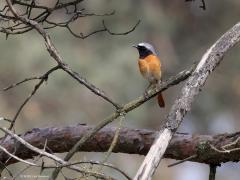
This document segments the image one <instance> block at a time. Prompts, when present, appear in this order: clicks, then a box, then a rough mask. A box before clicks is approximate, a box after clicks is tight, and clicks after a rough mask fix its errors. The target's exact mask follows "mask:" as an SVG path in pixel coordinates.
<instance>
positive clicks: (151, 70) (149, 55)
mask: <svg viewBox="0 0 240 180" xmlns="http://www.w3.org/2000/svg"><path fill="white" fill-rule="evenodd" d="M133 47H135V48H137V50H138V52H139V60H138V66H139V70H140V72H141V74H142V76H143V77H144V78H145V79H147V80H148V82H149V83H150V86H151V85H157V84H158V83H159V82H160V81H161V76H162V72H161V62H160V59H159V58H158V56H157V53H156V51H155V49H154V48H153V46H152V45H151V44H149V43H145V42H143V43H139V44H138V45H134V46H133ZM157 99H158V104H159V106H160V107H164V106H165V103H164V99H163V97H162V93H159V94H158V96H157Z"/></svg>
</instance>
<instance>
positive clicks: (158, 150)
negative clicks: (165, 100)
mask: <svg viewBox="0 0 240 180" xmlns="http://www.w3.org/2000/svg"><path fill="white" fill-rule="evenodd" d="M239 40H240V23H238V24H236V25H235V26H233V27H232V28H231V29H230V30H229V31H227V32H226V33H225V34H224V35H223V36H222V37H220V38H219V39H218V40H217V42H215V43H214V44H213V45H212V46H211V48H210V49H208V50H207V52H206V53H205V54H204V55H203V57H202V59H201V61H200V62H199V64H198V66H197V68H196V70H195V71H194V72H193V74H192V75H191V76H190V77H189V79H188V80H187V82H186V84H185V86H184V87H183V88H182V91H181V94H180V95H179V97H178V98H177V99H176V100H175V102H174V104H173V106H172V108H171V110H170V112H169V114H168V116H167V118H166V119H165V127H163V128H162V129H161V130H160V131H159V133H158V135H157V138H156V141H155V142H154V144H153V145H152V147H151V149H150V150H149V152H148V154H147V156H146V158H145V159H144V161H143V163H142V165H141V167H140V168H139V170H138V172H137V174H136V176H135V178H134V180H150V179H152V175H153V174H154V172H155V170H156V168H157V167H158V164H159V163H160V161H161V159H162V157H163V155H164V153H165V151H166V149H167V147H168V145H169V143H170V141H171V139H172V137H173V134H174V133H175V132H176V130H177V128H178V127H179V125H180V124H181V122H182V120H183V118H184V116H185V115H186V113H187V112H188V111H190V109H191V105H192V103H193V101H194V99H195V97H196V96H197V95H198V94H199V92H200V90H201V88H202V87H203V86H204V84H205V82H206V80H207V78H208V76H209V75H210V73H211V72H212V71H214V69H215V68H216V67H217V65H218V64H219V63H220V62H221V60H222V59H223V56H224V55H225V54H226V52H227V51H228V50H230V49H231V48H232V47H233V46H234V45H236V44H237V43H238V42H239Z"/></svg>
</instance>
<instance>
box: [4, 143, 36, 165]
mask: <svg viewBox="0 0 240 180" xmlns="http://www.w3.org/2000/svg"><path fill="white" fill-rule="evenodd" d="M0 149H1V150H2V151H3V152H5V153H6V154H7V155H9V156H11V157H12V158H14V159H16V160H18V161H20V162H23V163H25V164H28V165H31V166H36V164H34V163H31V162H28V161H26V160H23V159H21V158H19V157H17V156H15V155H14V154H12V153H10V152H9V151H8V150H7V149H6V148H4V147H2V146H1V145H0Z"/></svg>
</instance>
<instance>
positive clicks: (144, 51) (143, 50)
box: [136, 46, 153, 59]
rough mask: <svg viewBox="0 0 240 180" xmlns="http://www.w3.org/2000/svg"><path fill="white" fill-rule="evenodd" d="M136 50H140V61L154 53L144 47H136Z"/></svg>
mask: <svg viewBox="0 0 240 180" xmlns="http://www.w3.org/2000/svg"><path fill="white" fill-rule="evenodd" d="M136 48H137V49H138V52H139V58H140V59H144V58H145V57H147V56H148V55H150V54H153V52H152V51H150V50H149V49H147V48H146V47H144V46H136Z"/></svg>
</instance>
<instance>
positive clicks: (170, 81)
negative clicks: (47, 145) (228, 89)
mask: <svg viewBox="0 0 240 180" xmlns="http://www.w3.org/2000/svg"><path fill="white" fill-rule="evenodd" d="M194 68H195V64H194V65H193V66H192V67H191V68H190V69H188V70H184V71H182V72H180V73H178V74H177V75H176V76H173V77H171V78H169V79H168V80H167V81H164V82H162V83H161V84H159V85H157V86H156V87H153V88H151V89H149V90H148V91H147V92H146V93H144V95H143V96H140V97H138V98H136V99H135V100H133V101H131V102H129V103H127V104H125V105H124V106H123V107H122V108H121V109H119V110H118V109H117V111H116V112H115V113H113V114H111V115H109V116H108V117H106V118H105V119H103V120H102V121H100V122H99V123H98V124H97V125H96V126H95V127H94V128H93V129H92V130H91V131H89V132H88V133H86V134H85V135H84V136H83V137H82V138H81V139H80V140H79V141H78V142H77V143H76V144H75V145H74V146H73V148H72V149H71V150H70V151H69V152H68V153H67V155H66V156H65V158H64V160H65V161H68V160H69V159H70V158H71V157H72V156H73V155H74V154H75V153H76V152H77V150H78V149H79V148H80V147H82V146H83V145H84V143H85V142H86V141H87V140H89V139H90V138H91V137H93V136H94V135H95V134H96V133H97V132H98V131H99V130H100V129H102V128H103V127H104V126H106V125H107V124H109V123H111V122H113V121H114V120H115V119H117V118H118V117H119V116H121V115H123V114H125V113H128V112H129V111H132V110H133V109H135V108H137V107H139V106H140V105H142V104H143V103H145V102H146V101H148V100H149V99H151V98H153V97H154V96H156V95H157V94H158V93H159V92H162V91H164V90H166V89H168V88H169V87H171V86H173V85H176V84H179V83H180V82H182V81H184V80H185V79H187V78H188V77H189V76H190V75H191V73H192V71H193V70H194ZM59 170H60V168H58V169H56V170H55V171H54V172H53V174H52V176H53V177H52V179H56V177H57V174H58V173H59Z"/></svg>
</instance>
